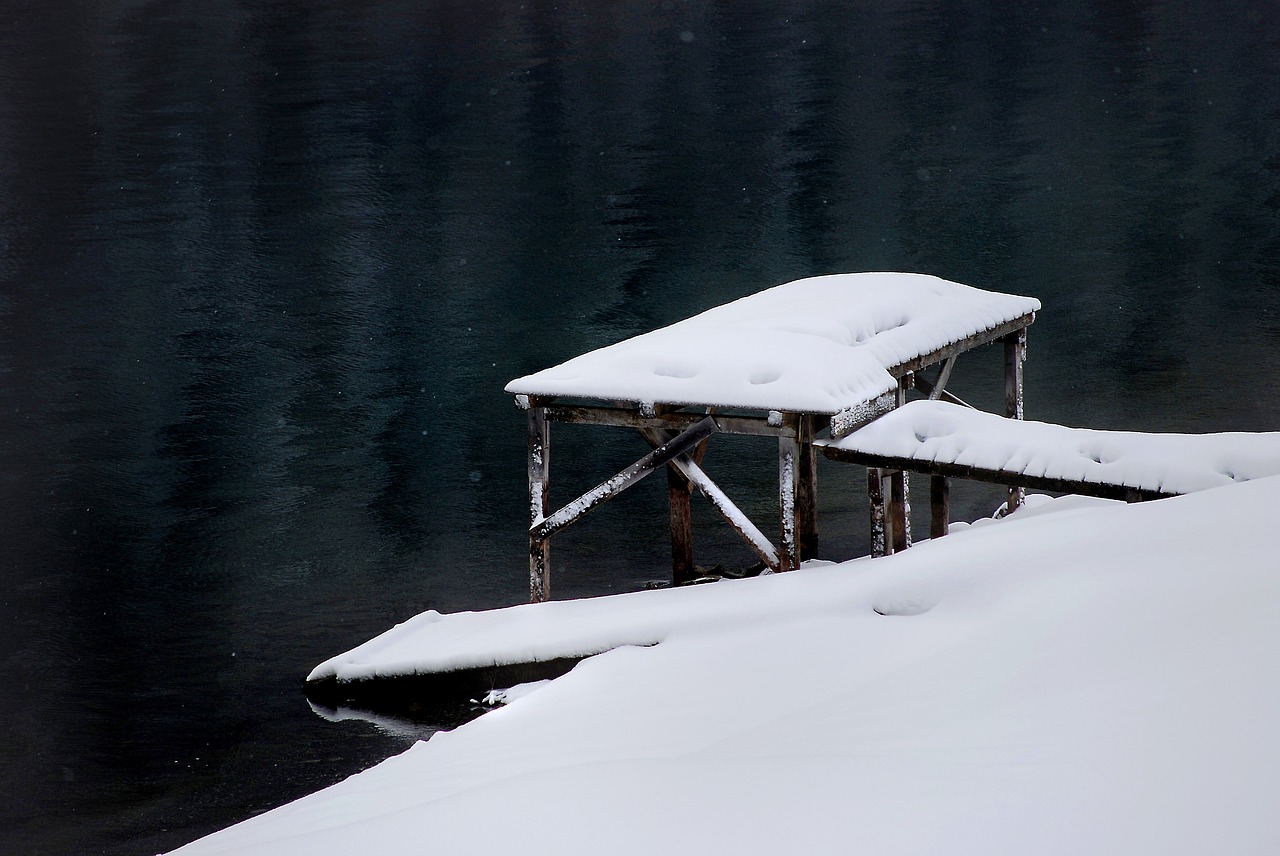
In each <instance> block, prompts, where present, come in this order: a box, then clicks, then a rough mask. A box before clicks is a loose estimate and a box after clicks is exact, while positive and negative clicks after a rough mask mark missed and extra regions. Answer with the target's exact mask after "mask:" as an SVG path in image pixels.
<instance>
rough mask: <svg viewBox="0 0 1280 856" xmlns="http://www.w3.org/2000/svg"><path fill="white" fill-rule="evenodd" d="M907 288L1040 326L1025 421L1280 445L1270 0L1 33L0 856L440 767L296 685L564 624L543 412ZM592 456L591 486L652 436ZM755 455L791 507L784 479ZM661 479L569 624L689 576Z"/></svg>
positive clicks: (575, 544)
mask: <svg viewBox="0 0 1280 856" xmlns="http://www.w3.org/2000/svg"><path fill="white" fill-rule="evenodd" d="M883 269H890V270H911V271H925V272H929V273H935V274H938V275H940V276H944V277H947V278H950V279H955V280H959V281H961V282H966V283H970V284H973V285H978V286H982V287H988V288H994V289H998V290H1006V291H1012V292H1018V293H1024V294H1031V295H1034V296H1036V297H1039V298H1040V299H1041V300H1042V301H1043V303H1044V306H1045V308H1044V311H1043V313H1042V314H1041V317H1040V319H1039V320H1038V321H1037V322H1036V324H1035V326H1034V327H1033V329H1032V332H1031V351H1030V354H1031V356H1030V363H1029V365H1028V373H1027V374H1028V393H1027V405H1028V413H1029V415H1030V416H1031V417H1032V418H1047V419H1054V420H1059V421H1064V422H1067V423H1070V424H1077V425H1091V426H1107V427H1117V428H1146V429H1163V430H1183V431H1203V430H1230V429H1245V430H1260V429H1276V428H1278V427H1280V389H1278V388H1277V381H1276V378H1277V370H1278V369H1280V314H1278V312H1280V12H1278V9H1277V7H1276V6H1275V4H1273V3H1269V2H1235V0H1226V2H1213V3H1209V2H1205V3H1187V2H1155V0H1151V2H1142V1H1141V0H1129V2H1113V0H1108V2H1063V3H1044V4H1036V3H990V4H983V3H965V2H944V1H943V0H935V2H923V0H915V1H914V2H909V1H908V0H884V2H879V3H845V2H817V0H812V2H785V1H784V2H736V0H735V2H710V0H701V2H699V0H690V2H667V3H650V2H610V0H605V2H585V0H584V2H559V3H548V2H525V3H518V2H495V0H479V2H465V3H464V2H447V0H439V2H431V1H430V0H428V2H422V0H413V2H410V0H364V2H340V0H316V2H309V3H293V2H284V0H278V2H271V1H270V0H269V2H258V0H255V2H252V3H250V2H243V1H242V2H236V0H211V2H203V3H188V2H147V1H146V0H132V2H131V1H130V0H102V1H101V2H72V1H71V0H66V2H55V3H48V4H46V3H37V2H32V1H31V0H8V2H5V3H3V4H0V580H2V581H3V584H2V586H0V642H2V645H0V670H2V671H0V679H2V680H3V691H2V692H0V698H2V699H3V700H0V726H2V727H3V733H2V740H3V742H2V743H0V787H2V788H3V794H0V851H3V852H6V853H73V852H74V853H108V854H124V853H147V852H155V851H157V850H163V849H168V848H172V847H174V846H177V845H179V844H181V843H183V842H185V841H188V840H190V839H192V838H194V837H197V836H199V835H201V834H204V833H207V832H210V831H212V830H214V829H217V828H219V827H221V826H224V825H227V824H229V823H231V822H234V821H236V820H239V819H242V818H244V817H247V816H249V815H252V814H254V813H257V812H261V811H263V810H266V809H268V808H270V807H272V806H275V805H278V804H280V803H282V802H285V801H287V800H289V799H291V798H294V797H297V796H300V795H302V794H303V793H306V792H309V791H312V790H314V789H316V788H318V787H320V786H323V785H325V784H328V783H330V782H333V781H336V780H338V779H341V778H342V777H344V776H346V775H349V774H350V773H352V772H354V771H356V770H358V769H361V768H363V767H365V766H368V765H370V764H372V763H374V762H375V761H377V760H379V759H381V758H383V757H386V756H388V755H390V754H392V753H394V752H397V751H399V750H400V749H402V748H403V747H405V746H406V745H407V743H408V740H409V738H406V737H404V736H398V735H396V734H394V733H391V732H388V731H384V730H379V729H377V728H374V727H372V726H370V725H368V724H366V723H360V722H343V723H332V722H327V721H325V720H323V719H321V718H319V717H317V716H315V715H314V714H313V713H312V712H311V711H310V709H309V708H308V706H307V703H306V701H305V700H304V698H303V696H302V693H301V682H302V678H303V677H304V676H305V674H306V673H307V671H308V670H309V669H310V668H311V666H313V665H314V664H315V663H317V662H318V661H320V660H321V659H324V658H326V657H328V656H330V655H332V654H335V653H338V652H340V651H342V650H345V649H346V648H348V647H350V646H351V645H354V644H356V643H358V642H360V641H363V640H364V639H366V638H368V637H369V636H371V635H373V634H375V633H377V632H379V631H381V630H383V629H385V628H386V627H388V626H389V625H390V624H392V623H394V622H396V621H400V620H403V619H405V618H407V617H409V616H411V615H413V614H415V613H417V612H419V611H421V610H423V609H426V608H434V609H439V610H443V611H450V610H459V609H468V608H483V607H490V606H496V605H500V604H507V603H514V602H517V601H519V600H521V599H522V598H523V596H524V593H525V592H524V586H525V585H526V583H525V570H524V558H523V557H524V549H525V543H524V538H523V536H522V523H523V509H524V503H525V500H524V489H525V488H524V460H523V444H524V428H523V424H522V421H521V419H520V416H519V414H518V413H517V412H516V411H515V410H514V409H513V408H512V407H511V404H510V402H509V401H508V400H507V398H506V397H505V396H504V395H503V394H502V392H501V390H502V387H503V385H504V384H505V382H506V381H507V380H508V379H510V378H512V377H515V376H517V375H520V374H523V373H526V372H529V371H532V370H534V369H537V368H541V367H544V366H546V365H549V364H551V363H553V362H557V361H559V360H562V359H565V358H567V357H570V356H572V355H574V354H577V353H579V352H582V351H584V350H587V349H589V348H592V347H595V346H599V345H602V344H606V343H608V342H612V341H615V340H617V339H620V338H623V337H625V336H629V335H631V334H634V333H637V332H641V331H644V330H648V329H651V328H653V327H655V326H657V325H660V324H663V323H667V322H670V321H673V320H676V319H678V318H681V317H684V316H687V315H689V314H692V313H693V312H695V311H699V310H701V309H704V308H706V307H709V306H712V305H715V304H718V303H721V302H724V301H726V300H729V299H732V298H735V297H738V296H741V295H744V294H747V293H750V292H752V291H755V290H758V289H759V288H762V287H765V286H768V285H772V284H776V283H779V282H783V281H786V280H789V279H793V278H796V277H800V276H806V275H811V274H817V273H829V272H836V271H852V270H883ZM989 362H991V365H990V366H986V367H984V366H983V359H982V358H981V357H977V356H976V357H975V358H974V359H972V363H973V367H972V368H970V369H968V371H969V374H967V375H965V376H962V377H959V378H957V380H956V381H955V383H956V384H960V385H963V384H965V383H968V384H969V385H970V387H971V388H972V391H971V392H969V394H970V395H971V396H972V397H974V398H975V399H977V400H978V401H979V402H983V401H987V402H994V401H995V396H996V395H998V394H999V387H998V383H997V382H996V381H995V378H996V377H998V371H999V370H998V367H997V366H996V365H995V362H997V360H996V359H995V358H994V356H993V357H992V358H990V359H989ZM984 372H986V374H984ZM597 434H603V435H605V436H602V437H601V436H596V435H597ZM557 442H558V444H559V445H558V448H559V451H558V454H557V475H556V478H557V481H556V487H557V490H562V491H563V494H562V496H564V497H565V498H568V496H570V495H571V494H572V492H573V490H574V489H575V488H585V487H587V486H589V484H590V483H591V482H592V479H593V478H594V477H599V476H602V475H606V474H608V473H611V472H613V471H614V470H615V469H616V468H618V467H620V466H621V465H623V464H625V463H628V462H629V460H630V459H631V458H632V457H634V456H635V455H637V454H639V452H640V451H641V450H642V449H643V446H639V447H637V443H638V441H637V440H635V439H633V438H631V437H625V436H621V435H619V436H614V435H612V434H609V432H605V431H602V430H596V431H585V432H583V431H581V430H580V431H579V432H575V431H574V430H572V429H565V430H564V431H562V432H561V434H560V435H558V441H557ZM720 455H721V457H720V459H719V462H718V465H717V466H716V468H715V471H716V472H717V474H722V475H723V476H724V480H725V481H726V482H727V485H726V486H727V488H728V489H729V490H730V492H731V493H733V494H734V495H736V496H744V497H752V496H754V497H757V498H758V499H757V500H756V501H754V503H752V502H749V503H748V509H749V510H750V511H752V512H753V513H754V514H756V515H758V516H759V518H760V519H761V521H762V523H763V522H764V521H767V520H768V512H769V504H768V501H767V499H768V497H769V495H770V493H771V491H772V487H771V479H772V477H773V472H772V471H771V467H770V464H769V461H768V455H767V450H764V451H763V454H761V452H760V450H757V449H755V448H754V447H752V446H751V445H750V444H746V445H739V446H734V445H732V444H731V443H730V444H726V445H725V446H724V447H723V451H721V452H720ZM715 460H716V452H715V451H714V450H713V452H712V456H711V457H709V459H708V461H709V464H710V462H712V461H715ZM849 469H851V468H849ZM822 478H823V482H824V487H825V492H824V495H823V506H822V513H823V526H824V528H825V530H826V532H827V533H828V535H829V536H830V537H828V538H827V539H826V541H825V542H824V550H825V551H826V552H827V553H828V555H831V556H833V557H842V556H847V555H853V554H855V553H857V552H859V551H861V550H864V549H865V546H866V544H865V539H866V535H865V524H864V523H863V522H862V517H861V512H860V505H859V504H858V503H859V495H858V494H857V491H856V486H857V483H858V481H859V476H858V475H857V474H856V473H851V472H844V471H842V470H838V468H835V469H833V468H830V467H828V468H825V469H824V470H823V471H822ZM662 493H663V488H662V486H661V485H642V486H641V487H638V488H637V489H636V490H635V491H633V492H632V493H631V494H628V495H626V496H624V497H623V498H621V499H620V500H619V501H618V502H617V503H616V504H615V505H614V507H613V508H608V509H606V510H605V511H604V512H602V513H601V516H600V517H599V518H598V519H596V520H592V521H589V522H585V523H583V524H582V525H581V527H579V528H580V530H581V531H577V532H570V533H566V534H565V536H564V537H563V539H562V540H561V541H559V542H558V545H557V553H556V565H557V572H556V591H557V594H558V596H562V597H567V596H573V595H580V594H592V593H603V592H608V591H620V590H627V589H634V588H636V587H638V586H640V585H642V584H643V583H644V581H645V580H648V579H651V578H653V577H656V576H661V573H662V566H663V562H664V559H665V551H666V547H665V546H664V544H663V540H662V539H663V527H664V519H665V510H664V508H663V506H662V502H661V499H662ZM986 501H987V500H986V499H983V498H980V497H979V498H976V499H974V500H972V502H973V503H974V508H975V509H976V510H983V508H985V507H983V508H979V506H980V505H981V503H983V502H986ZM709 522H710V521H709V520H708V523H709ZM860 527H861V528H860ZM699 537H700V540H699V550H700V553H699V559H700V560H705V561H708V562H712V561H717V560H720V559H721V558H722V557H721V556H720V551H725V556H726V557H727V558H724V560H725V561H731V562H732V561H737V560H738V558H737V554H735V553H734V552H733V551H734V550H736V549H738V548H737V547H735V546H734V545H733V544H732V542H731V540H730V539H729V537H728V536H727V535H724V534H722V533H718V530H716V529H715V528H714V527H710V526H704V527H702V528H700V529H699ZM704 553H705V554H706V555H704ZM561 565H563V568H561V567H560V566H561ZM479 828H481V827H480V825H479V822H478V829H479Z"/></svg>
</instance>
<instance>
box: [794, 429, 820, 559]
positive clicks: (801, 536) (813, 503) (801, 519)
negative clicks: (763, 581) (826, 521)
mask: <svg viewBox="0 0 1280 856" xmlns="http://www.w3.org/2000/svg"><path fill="white" fill-rule="evenodd" d="M814 421H815V420H814V417H812V416H802V417H800V421H799V431H798V436H797V437H796V440H797V442H798V446H799V454H800V458H799V466H798V468H797V472H796V530H797V537H798V540H799V543H800V559H801V561H803V560H805V559H816V558H817V557H818V450H817V449H816V448H814V445H813V435H814V433H815V431H814V428H815V425H814Z"/></svg>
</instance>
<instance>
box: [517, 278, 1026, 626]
mask: <svg viewBox="0 0 1280 856" xmlns="http://www.w3.org/2000/svg"><path fill="white" fill-rule="evenodd" d="M1039 307H1040V304H1039V301H1036V300H1034V299H1033V298H1028V297H1019V296H1015V295H1007V294H997V293H994V292H988V291H981V290H979V289H974V288H970V287H968V286H964V285H960V284H958V283H953V282H947V281H946V280H941V279H938V278H937V277H931V276H925V275H920V274H897V273H872V274H842V275H835V276H826V277H814V278H811V279H806V280H798V281H796V282H793V283H787V284H785V285H781V286H777V287H775V288H772V289H768V290H766V291H763V292H760V293H759V294H755V295H752V296H750V297H746V298H743V299H742V300H738V301H735V302H734V303H731V304H726V305H725V306H720V307H716V308H715V309H712V310H709V311H707V312H704V313H703V314H701V315H698V316H694V317H693V318H689V319H687V320H685V321H682V322H679V323H678V324H674V325H672V326H671V327H667V328H663V329H662V330H657V331H654V332H652V333H647V334H644V335H641V336H637V337H635V338H632V339H629V340H626V341H624V342H621V343H618V344H617V345H613V346H610V347H608V348H602V349H600V350H598V351H593V352H591V353H588V354H585V355H583V356H581V357H577V358H576V359H573V360H570V361H569V362H567V363H563V364H561V365H559V366H555V367H552V368H550V369H546V370H544V371H541V372H538V373H535V374H532V375H528V376H526V377H522V378H518V379H516V380H514V381H512V382H511V383H510V384H508V386H507V391H508V392H510V393H512V394H514V396H515V399H516V403H517V405H518V406H519V407H520V408H521V409H523V410H524V411H526V413H527V418H528V439H529V442H528V452H529V454H528V461H529V467H528V470H529V498H530V507H529V595H530V600H531V601H534V602H538V601H543V600H548V599H549V598H550V597H551V560H550V550H551V538H552V536H553V535H555V534H556V533H557V532H559V531H560V530H562V529H564V528H565V527H567V526H569V525H571V524H573V523H575V522H577V521H578V520H581V519H582V518H583V517H584V516H586V515H587V514H589V513H590V512H591V511H592V510H593V509H595V508H597V507H599V506H600V505H601V504H602V503H604V502H607V501H608V500H609V499H611V498H613V497H614V496H617V495H618V494H619V493H621V492H622V491H624V490H626V489H627V488H629V487H631V486H632V485H634V484H636V483H637V482H639V481H640V480H641V479H643V478H645V477H646V476H648V475H650V474H652V473H654V472H656V471H657V470H659V469H664V468H665V469H666V470H667V474H668V475H667V479H668V491H667V494H668V504H669V507H670V528H671V545H672V546H671V554H672V579H673V582H674V583H677V584H679V583H682V582H686V581H688V580H689V579H691V578H692V576H693V567H694V565H693V552H692V535H691V523H690V497H691V495H692V491H693V488H695V487H696V488H697V489H698V491H699V492H700V493H701V494H703V495H704V496H706V497H707V499H708V500H709V501H710V502H711V504H712V505H713V506H714V507H715V508H716V510H717V511H719V512H720V514H721V515H722V516H723V517H724V518H725V519H726V521H728V523H729V525H730V526H731V527H733V529H734V530H735V531H736V532H737V533H738V535H739V536H741V537H742V539H743V540H744V541H745V542H746V543H747V544H748V546H749V547H750V548H751V549H752V550H753V551H754V552H755V554H756V555H757V556H758V557H759V558H760V560H761V562H763V564H764V565H765V567H766V568H767V570H768V571H770V572H783V571H788V570H791V569H793V568H796V567H798V566H799V564H800V562H801V561H803V560H804V559H806V558H810V557H812V556H813V555H814V550H815V549H816V546H817V543H818V526H817V513H816V498H817V473H816V466H815V464H816V446H815V445H814V444H815V441H816V440H817V439H818V436H819V434H820V433H821V434H826V433H829V434H830V436H831V437H833V438H840V437H844V436H846V435H848V434H850V433H851V432H853V431H855V430H856V429H858V428H859V427H861V426H863V425H865V424H867V423H868V422H870V421H872V420H873V419H875V418H876V417H878V416H881V415H883V414H885V413H887V412H889V411H891V410H893V409H895V408H897V407H899V406H901V405H902V404H903V403H905V401H906V393H907V391H908V390H909V389H912V388H919V389H923V390H928V395H929V396H930V397H931V398H935V399H938V398H941V399H947V400H954V401H959V399H958V398H956V397H955V396H954V395H951V394H950V393H949V392H948V391H947V389H946V384H947V381H948V379H949V378H950V376H951V372H952V369H953V367H954V365H955V362H956V360H957V358H958V357H959V356H960V355H961V354H963V353H966V352H968V351H970V350H973V349H975V348H978V347H981V346H983V345H988V344H991V343H994V342H1001V343H1003V347H1004V366H1005V413H1006V415H1007V416H1009V417H1011V418H1021V416H1022V408H1023V405H1022V388H1023V364H1024V361H1025V356H1026V341H1027V339H1026V334H1027V327H1028V326H1029V325H1030V324H1031V323H1032V321H1034V319H1035V312H1036V311H1037V310H1038V309H1039ZM931 367H937V370H936V373H935V374H934V376H933V378H932V379H931V380H926V379H925V378H924V377H923V372H924V371H925V370H926V369H930V368H931ZM556 422H563V423H576V424H585V425H599V426H609V427H622V428H631V429H634V430H638V431H639V432H640V434H641V436H642V437H643V438H644V439H645V441H646V442H647V443H648V444H649V445H650V446H652V447H653V449H652V451H651V452H650V453H649V454H647V455H645V456H644V457H642V458H641V459H640V460H638V461H636V462H635V463H633V464H632V465H631V466H629V467H627V468H626V469H624V470H622V471H620V472H618V473H617V474H615V475H613V476H612V477H610V478H608V479H606V480H604V481H602V482H601V483H600V484H598V485H597V486H596V487H594V488H592V489H591V490H589V491H587V492H586V493H584V494H582V495H581V496H579V497H577V498H576V499H574V500H572V501H571V502H569V503H567V504H565V505H563V506H561V507H560V508H559V509H558V510H553V507H554V506H553V503H552V502H551V501H550V486H551V430H550V429H551V425H552V424H553V423H556ZM717 433H727V434H743V435H750V436H758V437H764V438H771V439H773V440H774V441H775V442H776V443H777V447H778V509H779V523H778V530H777V543H776V545H775V543H774V542H773V540H772V539H771V538H769V537H768V536H767V535H765V534H764V533H763V532H761V531H760V530H759V529H758V528H757V527H756V526H755V525H754V524H753V523H752V522H751V521H750V520H749V519H748V518H747V516H746V515H745V514H743V513H742V511H741V510H740V509H739V508H738V507H737V505H735V504H734V503H733V501H732V500H731V499H730V498H729V497H728V496H727V495H726V494H725V493H724V491H722V490H721V489H720V488H719V487H718V486H717V485H716V483H715V482H714V481H713V480H712V479H711V477H710V476H709V475H708V474H707V472H706V470H705V469H704V467H703V459H704V456H705V454H706V449H707V441H708V440H709V439H710V438H711V437H712V435H714V434H717ZM871 481H872V482H874V483H873V484H871V485H870V487H871V492H872V506H873V508H872V525H873V539H874V540H875V541H876V542H877V543H880V544H884V543H887V541H886V538H888V539H889V540H892V542H893V543H895V544H897V545H899V548H900V549H901V548H903V547H905V546H906V545H907V544H908V543H909V542H910V526H909V523H908V520H907V518H908V512H907V509H908V496H907V479H906V473H905V471H902V470H895V471H892V472H890V471H882V472H879V473H876V474H874V475H873V476H872V477H871ZM1021 491H1022V488H1021V487H1020V486H1017V485H1014V486H1011V487H1010V494H1009V497H1010V498H1009V504H1010V507H1011V508H1012V507H1016V506H1017V503H1018V502H1019V501H1020V499H1021V495H1022V493H1021ZM893 509H897V511H896V512H895V511H894V510H893ZM886 522H888V523H889V525H891V526H892V534H891V535H889V536H884V535H881V534H880V532H881V531H883V529H882V527H883V526H884V525H885V523H886ZM876 527H881V528H880V529H877V528H876Z"/></svg>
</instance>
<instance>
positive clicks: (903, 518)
mask: <svg viewBox="0 0 1280 856" xmlns="http://www.w3.org/2000/svg"><path fill="white" fill-rule="evenodd" d="M890 481H891V486H890V489H889V493H890V496H889V505H890V507H891V509H892V510H891V511H890V517H891V529H892V533H893V552H895V553H899V552H901V551H903V550H905V549H907V548H908V547H910V546H911V502H910V497H909V495H908V491H909V488H910V485H909V484H908V482H907V473H906V472H905V471H902V470H899V471H897V472H894V473H891V474H890Z"/></svg>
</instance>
